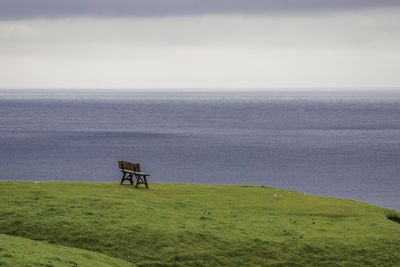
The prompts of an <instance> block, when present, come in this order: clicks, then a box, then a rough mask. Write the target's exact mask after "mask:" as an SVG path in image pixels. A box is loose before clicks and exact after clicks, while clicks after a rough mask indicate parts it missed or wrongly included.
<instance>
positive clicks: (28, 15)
mask: <svg viewBox="0 0 400 267" xmlns="http://www.w3.org/2000/svg"><path fill="white" fill-rule="evenodd" d="M391 6H400V1H399V0H67V1H66V0H0V19H1V20H13V19H34V18H63V17H77V16H103V17H143V16H185V15H205V14H232V13H239V14H240V13H241V14H271V13H272V14H273V13H313V12H335V11H342V10H352V9H363V8H379V7H391Z"/></svg>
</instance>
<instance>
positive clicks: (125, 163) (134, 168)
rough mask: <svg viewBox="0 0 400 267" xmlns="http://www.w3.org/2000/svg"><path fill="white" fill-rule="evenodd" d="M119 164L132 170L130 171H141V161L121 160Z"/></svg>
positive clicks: (125, 168)
mask: <svg viewBox="0 0 400 267" xmlns="http://www.w3.org/2000/svg"><path fill="white" fill-rule="evenodd" d="M118 166H119V168H120V169H124V170H130V171H134V172H140V164H139V163H132V162H129V161H123V160H119V161H118Z"/></svg>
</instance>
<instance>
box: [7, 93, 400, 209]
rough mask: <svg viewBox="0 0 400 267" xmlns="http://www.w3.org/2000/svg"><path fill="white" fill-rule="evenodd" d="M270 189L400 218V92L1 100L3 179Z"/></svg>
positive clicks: (29, 96)
mask: <svg viewBox="0 0 400 267" xmlns="http://www.w3.org/2000/svg"><path fill="white" fill-rule="evenodd" d="M118 160H128V161H134V162H140V163H141V166H142V169H143V171H146V172H150V173H151V176H150V181H151V182H162V183H170V182H179V183H196V184H245V185H268V186H274V187H281V188H285V189H290V190H296V191H300V192H304V193H309V194H316V195H324V196H334V197H342V198H351V199H356V200H360V201H364V202H368V203H371V204H375V205H379V206H384V207H389V208H393V209H397V210H400V198H399V192H400V93H396V92H390V91H382V92H379V91H352V92H333V93H332V92H246V93H245V92H235V93H228V92H225V93H224V92H219V93H177V92H168V93H162V92H152V93H145V92H92V93H90V92H81V93H76V92H51V91H47V92H43V91H42V92H31V91H22V92H12V91H0V180H24V181H57V180H65V181H96V182H119V180H120V176H121V174H120V172H119V169H118V164H117V161H118Z"/></svg>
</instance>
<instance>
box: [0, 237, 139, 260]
mask: <svg viewBox="0 0 400 267" xmlns="http://www.w3.org/2000/svg"><path fill="white" fill-rule="evenodd" d="M0 266H47V267H51V266H97V267H103V266H104V267H105V266H115V267H118V266H121V267H122V266H133V265H132V264H131V263H129V262H126V261H124V260H121V259H116V258H111V257H108V256H105V255H103V254H100V253H95V252H91V251H87V250H83V249H78V248H70V247H64V246H60V245H55V244H48V243H46V242H43V241H33V240H30V239H27V238H22V237H14V236H9V235H2V234H0Z"/></svg>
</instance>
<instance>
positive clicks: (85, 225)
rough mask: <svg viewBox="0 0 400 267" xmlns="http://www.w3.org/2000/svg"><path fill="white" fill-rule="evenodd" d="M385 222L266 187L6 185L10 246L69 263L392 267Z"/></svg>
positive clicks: (5, 228)
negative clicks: (14, 242)
mask: <svg viewBox="0 0 400 267" xmlns="http://www.w3.org/2000/svg"><path fill="white" fill-rule="evenodd" d="M389 217H393V218H400V215H399V213H398V212H396V211H393V210H388V209H384V208H380V207H376V206H372V205H368V204H365V203H361V202H357V201H353V200H344V199H336V198H327V197H318V196H311V195H306V194H302V193H297V192H291V191H286V190H282V189H276V188H271V187H265V186H261V187H255V186H204V185H187V184H150V189H149V190H146V189H144V188H141V189H134V188H133V187H132V186H129V185H119V184H105V183H70V182H40V183H33V182H0V226H1V227H0V233H1V234H4V235H9V236H8V237H6V238H11V237H10V236H20V237H24V238H29V239H31V240H35V241H31V240H27V241H26V246H27V248H28V247H29V248H32V247H34V246H33V245H32V244H34V243H35V242H36V243H38V244H43V245H44V246H52V245H53V246H57V247H56V248H57V249H61V250H63V247H60V246H65V247H66V248H65V253H66V256H65V258H66V259H68V258H69V257H70V258H71V259H73V257H72V254H71V256H67V255H70V254H69V253H70V252H71V253H72V252H73V251H74V250H73V248H67V247H74V248H79V249H84V250H85V253H88V252H87V250H90V251H92V252H96V253H97V254H95V255H99V253H101V254H104V255H107V256H109V257H113V258H119V259H122V260H125V261H127V262H130V263H134V264H136V265H137V266H222V265H226V266H268V265H277V266H295V265H302V266H304V265H309V266H316V265H318V266H320V265H324V266H357V265H358V266H365V265H375V266H394V265H396V264H399V262H400V254H399V253H398V251H400V224H399V223H397V222H396V220H392V219H390V218H389ZM3 238H4V236H3ZM21 240H22V241H21V242H23V240H24V239H21ZM37 241H46V242H45V243H43V242H37ZM24 242H25V241H24ZM31 242H33V243H31ZM1 244H2V245H1V246H4V245H3V241H2V243H1ZM5 244H6V248H5V249H6V250H4V251H6V253H2V252H3V251H1V249H0V262H3V263H7V262H8V261H7V260H8V258H7V257H4V254H7V255H8V254H10V252H9V249H10V248H7V244H8V243H7V242H6V243H5ZM49 251H50V250H49ZM77 254H79V252H77ZM21 255H24V254H19V256H18V257H19V258H21V259H22V258H23V257H22V256H21ZM25 256H26V260H29V259H30V257H31V256H32V255H31V254H28V255H25ZM25 256H24V257H25ZM32 257H33V256H32ZM104 257H105V256H104ZM74 259H75V258H74ZM99 259H100V258H99ZM108 259H109V258H108ZM32 260H33V258H32ZM77 260H78V259H75V260H72V261H74V262H76V261H77ZM121 262H122V261H121ZM104 264H106V265H107V261H106V258H105V260H104ZM127 264H128V263H127ZM10 266H12V265H10ZM55 266H59V265H57V264H55ZM60 266H61V264H60ZM82 266H100V265H90V264H88V265H85V264H82ZM110 266H118V265H114V264H110ZM127 266H129V264H128V265H127Z"/></svg>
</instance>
